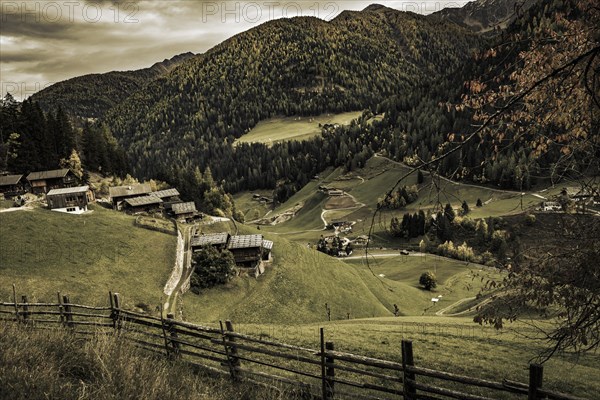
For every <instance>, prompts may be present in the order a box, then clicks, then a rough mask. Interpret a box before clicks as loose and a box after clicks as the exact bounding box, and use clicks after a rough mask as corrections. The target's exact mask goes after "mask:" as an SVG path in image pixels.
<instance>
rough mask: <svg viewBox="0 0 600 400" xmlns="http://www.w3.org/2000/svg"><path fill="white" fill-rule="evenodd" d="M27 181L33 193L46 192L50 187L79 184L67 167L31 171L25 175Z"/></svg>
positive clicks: (65, 186) (58, 187)
mask: <svg viewBox="0 0 600 400" xmlns="http://www.w3.org/2000/svg"><path fill="white" fill-rule="evenodd" d="M27 181H28V182H29V185H30V186H31V193H33V194H42V193H47V192H48V191H49V190H52V189H61V188H68V187H73V186H77V185H78V184H79V179H77V177H76V176H75V174H74V173H73V172H72V171H71V170H70V169H68V168H63V169H55V170H52V171H38V172H32V173H30V174H29V175H27Z"/></svg>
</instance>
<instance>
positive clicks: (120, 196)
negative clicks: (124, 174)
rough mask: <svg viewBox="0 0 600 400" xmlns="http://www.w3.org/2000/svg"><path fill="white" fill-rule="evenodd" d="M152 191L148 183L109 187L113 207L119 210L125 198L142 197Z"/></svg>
mask: <svg viewBox="0 0 600 400" xmlns="http://www.w3.org/2000/svg"><path fill="white" fill-rule="evenodd" d="M150 193H152V188H151V187H150V184H148V183H141V184H136V185H127V186H115V187H111V188H109V189H108V194H109V196H110V202H111V203H112V206H113V208H115V209H117V210H120V209H121V208H122V207H123V205H124V201H125V200H127V199H131V198H133V197H140V196H143V195H147V194H150ZM155 198H157V197H155Z"/></svg>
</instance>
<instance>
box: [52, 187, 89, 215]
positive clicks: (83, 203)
mask: <svg viewBox="0 0 600 400" xmlns="http://www.w3.org/2000/svg"><path fill="white" fill-rule="evenodd" d="M93 200H94V194H93V192H92V191H90V188H89V186H78V187H71V188H61V189H52V190H50V191H49V192H48V193H46V202H47V203H48V208H49V209H50V210H52V211H60V212H66V213H71V214H81V213H84V212H86V211H87V210H88V203H89V202H90V201H93Z"/></svg>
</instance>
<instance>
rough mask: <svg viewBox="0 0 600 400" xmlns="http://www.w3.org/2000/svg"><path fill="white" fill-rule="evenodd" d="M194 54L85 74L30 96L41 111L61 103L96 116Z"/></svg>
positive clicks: (76, 113) (84, 115)
mask: <svg viewBox="0 0 600 400" xmlns="http://www.w3.org/2000/svg"><path fill="white" fill-rule="evenodd" d="M192 57H195V54H193V53H183V54H179V55H176V56H175V57H173V58H171V59H165V60H164V61H162V62H157V63H156V64H154V65H152V66H151V67H149V68H144V69H140V70H136V71H113V72H108V73H104V74H89V75H83V76H78V77H76V78H72V79H68V80H66V81H62V82H58V83H56V84H54V85H52V86H49V87H47V88H46V89H44V90H41V91H39V92H38V93H36V94H34V95H33V96H31V99H32V100H33V101H37V102H39V104H40V107H41V108H42V109H43V110H44V111H49V110H55V109H57V108H58V107H61V108H62V109H63V110H64V111H65V112H67V113H68V114H69V115H71V116H75V117H80V118H100V117H102V116H104V114H105V113H106V111H107V110H109V109H110V108H112V107H114V106H116V105H117V104H119V103H121V102H122V101H123V100H125V99H126V98H128V97H129V96H131V94H132V93H134V92H135V91H137V90H139V89H140V88H141V87H143V86H144V85H145V84H147V83H148V82H149V81H152V80H154V79H156V78H157V77H159V76H162V75H165V74H167V73H169V72H170V71H172V70H173V69H174V68H176V67H177V66H178V65H180V64H181V63H183V62H185V61H186V60H188V59H190V58H192Z"/></svg>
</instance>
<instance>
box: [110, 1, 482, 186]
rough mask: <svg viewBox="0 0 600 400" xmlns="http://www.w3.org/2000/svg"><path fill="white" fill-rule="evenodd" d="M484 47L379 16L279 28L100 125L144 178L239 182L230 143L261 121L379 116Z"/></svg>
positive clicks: (180, 72) (429, 22) (208, 58)
mask: <svg viewBox="0 0 600 400" xmlns="http://www.w3.org/2000/svg"><path fill="white" fill-rule="evenodd" d="M479 45H480V40H479V38H478V37H477V36H476V35H474V34H472V33H470V32H468V31H467V30H464V29H463V28H460V27H458V26H456V25H455V24H452V23H450V22H447V21H444V20H441V19H435V18H433V19H432V18H426V17H424V16H420V15H416V14H412V13H403V12H400V11H396V10H391V9H387V8H381V7H377V8H375V9H374V10H373V9H372V8H371V9H369V8H367V9H366V10H365V11H362V12H344V13H342V14H341V15H340V16H339V17H337V18H336V19H334V20H333V21H331V22H325V21H322V20H319V19H316V18H308V17H299V18H293V19H281V20H276V21H271V22H268V23H265V24H263V25H260V26H258V27H256V28H254V29H251V30H249V31H247V32H244V33H241V34H239V35H237V36H235V37H233V38H231V39H229V40H227V41H225V42H223V43H222V44H220V45H218V46H216V47H215V48H213V49H211V50H210V51H208V52H207V53H206V54H205V55H204V56H203V57H202V58H197V59H194V60H191V61H190V62H187V63H185V64H183V65H181V66H179V67H178V68H176V69H175V70H173V71H172V72H171V73H170V74H168V75H167V76H164V77H161V78H159V79H157V80H155V81H153V82H152V83H150V84H149V85H148V86H147V87H145V88H144V89H143V90H141V91H139V92H137V93H135V94H134V95H133V96H132V97H130V98H129V99H128V100H127V101H125V102H123V103H121V104H120V105H119V106H117V107H115V108H114V109H112V110H111V111H110V112H109V113H108V114H107V116H106V118H105V119H104V120H105V122H106V124H107V125H108V126H109V128H110V129H111V131H112V132H113V134H114V135H115V136H116V137H117V138H118V139H119V141H120V143H121V144H122V145H123V146H124V147H125V148H126V149H127V150H128V153H129V156H130V160H132V162H133V165H132V167H133V170H134V172H135V173H136V174H137V175H139V176H158V177H160V178H163V179H173V178H174V177H175V176H176V175H177V171H178V170H180V169H182V168H184V169H186V170H191V169H193V168H194V167H195V166H199V167H200V168H201V169H202V170H204V169H206V167H209V166H210V167H211V169H212V171H213V175H214V176H215V178H216V179H218V180H221V179H227V180H228V181H230V182H235V181H236V180H240V179H242V178H243V177H244V175H246V173H247V171H246V169H245V168H244V169H243V170H242V171H237V172H236V171H234V169H235V168H236V167H238V166H239V157H237V158H238V161H233V159H234V157H233V156H234V154H233V153H234V150H233V148H232V147H231V146H230V143H231V142H232V141H233V139H234V138H236V137H240V136H241V135H243V134H244V133H246V132H247V131H248V130H249V129H250V128H252V127H253V126H254V125H255V124H256V123H258V122H259V121H260V120H263V119H266V118H269V117H271V116H274V115H278V114H283V115H298V114H300V115H315V114H319V113H322V112H340V111H348V110H360V109H365V108H370V107H375V106H376V105H377V104H378V103H379V102H381V100H382V99H384V98H386V97H389V96H391V95H394V94H397V93H409V92H411V91H412V90H413V88H414V87H415V86H416V85H417V84H418V83H419V82H421V81H423V80H430V79H432V78H435V77H437V76H440V74H442V73H448V72H450V71H453V70H454V69H456V68H457V67H458V66H459V65H460V62H461V61H462V60H464V59H466V58H468V57H469V56H470V55H471V54H472V52H473V51H474V50H475V49H477V48H478V47H479ZM236 151H237V152H239V153H244V152H246V151H248V150H247V148H246V147H244V146H241V147H240V148H238V149H237V150H236ZM275 151H277V150H275ZM237 155H238V154H236V156H237ZM242 155H243V154H242ZM242 158H243V157H242ZM259 164H260V162H259ZM248 167H252V165H248ZM280 172H281V171H280ZM281 177H282V176H274V179H278V178H281ZM268 181H269V182H272V180H270V179H268Z"/></svg>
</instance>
